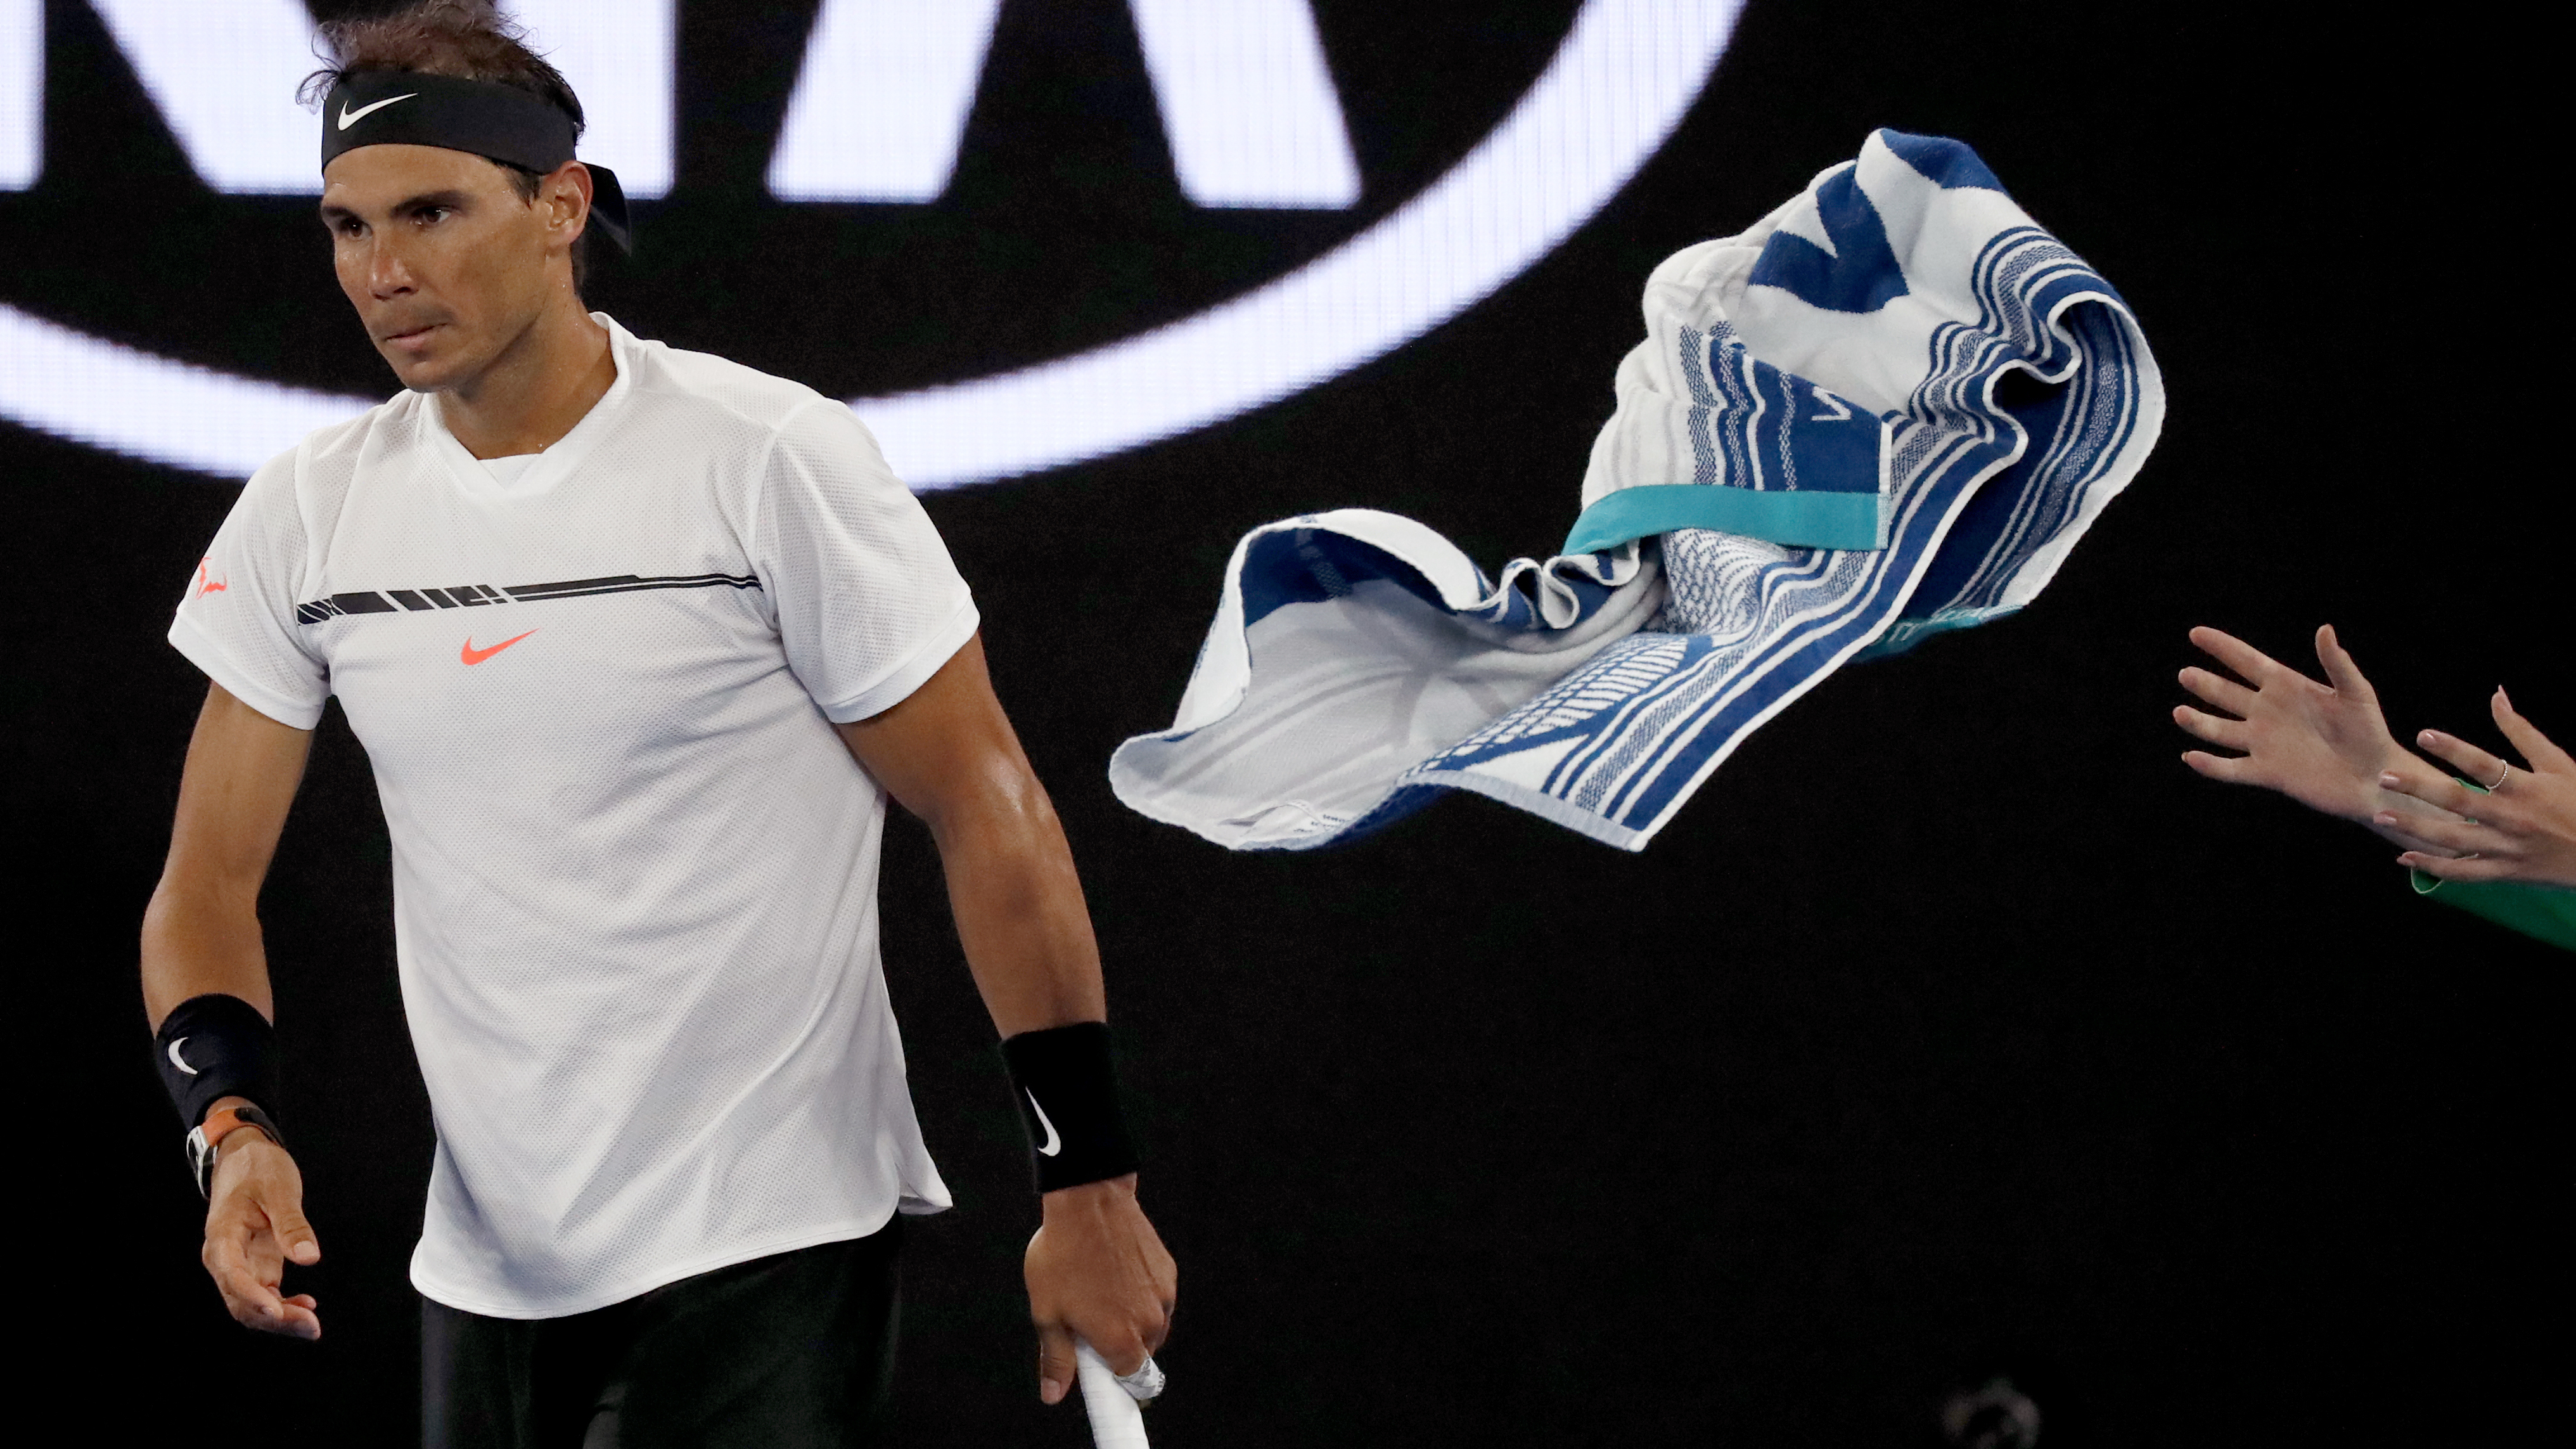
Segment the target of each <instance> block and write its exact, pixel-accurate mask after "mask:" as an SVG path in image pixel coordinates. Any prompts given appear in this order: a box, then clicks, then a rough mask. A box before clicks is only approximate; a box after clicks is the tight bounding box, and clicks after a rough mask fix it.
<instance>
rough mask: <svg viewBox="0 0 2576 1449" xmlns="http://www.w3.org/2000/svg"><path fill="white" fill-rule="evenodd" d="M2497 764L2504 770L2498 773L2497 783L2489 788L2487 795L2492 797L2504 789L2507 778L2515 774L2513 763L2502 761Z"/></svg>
mask: <svg viewBox="0 0 2576 1449" xmlns="http://www.w3.org/2000/svg"><path fill="white" fill-rule="evenodd" d="M2497 763H2498V764H2500V765H2502V766H2503V768H2502V769H2499V770H2497V771H2496V777H2495V783H2494V784H2492V785H2489V786H2488V787H2487V793H2488V794H2490V795H2492V794H2494V793H2495V792H2497V791H2498V790H2501V789H2503V788H2504V781H2505V777H2506V776H2507V775H2510V774H2512V773H2513V761H2511V760H2500V761H2498V762H2497Z"/></svg>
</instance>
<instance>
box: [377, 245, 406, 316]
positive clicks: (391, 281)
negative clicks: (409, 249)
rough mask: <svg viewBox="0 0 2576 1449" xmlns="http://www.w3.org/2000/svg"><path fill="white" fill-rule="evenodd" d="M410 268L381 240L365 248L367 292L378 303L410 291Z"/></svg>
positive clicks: (395, 250) (400, 256) (399, 253)
mask: <svg viewBox="0 0 2576 1449" xmlns="http://www.w3.org/2000/svg"><path fill="white" fill-rule="evenodd" d="M412 287H413V283H412V276H411V268H410V266H408V265H407V264H405V262H404V261H403V258H402V253H401V252H400V251H399V250H398V249H396V248H394V247H390V246H387V245H386V244H385V243H384V242H383V241H382V240H378V241H376V242H374V243H373V244H372V245H370V246H369V247H368V248H367V291H368V293H369V295H371V296H373V297H374V298H375V299H376V300H377V301H379V302H389V301H392V300H393V299H394V298H396V297H399V296H401V295H403V294H404V293H406V292H409V291H411V290H412Z"/></svg>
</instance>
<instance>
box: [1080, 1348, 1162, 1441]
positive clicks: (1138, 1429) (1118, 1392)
mask: <svg viewBox="0 0 2576 1449" xmlns="http://www.w3.org/2000/svg"><path fill="white" fill-rule="evenodd" d="M1073 1364H1074V1376H1075V1377H1076V1378H1078V1379H1080V1380H1081V1381H1082V1407H1083V1409H1084V1410H1085V1411H1086V1412H1088V1413H1089V1414H1090V1415H1091V1442H1092V1443H1093V1444H1095V1445H1098V1446H1099V1449H1146V1444H1145V1415H1144V1411H1143V1410H1141V1409H1139V1408H1138V1407H1137V1404H1136V1401H1135V1400H1134V1399H1132V1398H1129V1397H1128V1396H1127V1391H1126V1390H1125V1389H1122V1388H1120V1387H1119V1386H1118V1376H1117V1375H1116V1374H1114V1373H1111V1372H1110V1371H1109V1364H1108V1361H1107V1360H1105V1359H1103V1358H1102V1357H1101V1356H1100V1355H1099V1354H1097V1353H1095V1352H1093V1351H1092V1347H1091V1345H1090V1344H1087V1343H1082V1342H1078V1341H1077V1342H1076V1343H1075V1344H1074V1346H1073Z"/></svg>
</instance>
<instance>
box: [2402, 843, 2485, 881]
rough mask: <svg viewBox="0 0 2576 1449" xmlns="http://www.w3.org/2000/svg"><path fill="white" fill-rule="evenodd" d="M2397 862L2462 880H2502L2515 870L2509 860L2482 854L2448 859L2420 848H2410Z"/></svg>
mask: <svg viewBox="0 0 2576 1449" xmlns="http://www.w3.org/2000/svg"><path fill="white" fill-rule="evenodd" d="M2397 863H2398V864H2399V865H2402V866H2405V867H2406V868H2407V869H2409V870H2420V871H2422V872H2424V873H2425V874H2426V875H2429V876H2433V877H2436V878H2437V879H2441V880H2455V881H2462V882H2467V881H2479V880H2500V879H2502V878H2504V877H2505V876H2507V875H2509V874H2511V873H2512V871H2513V865H2512V863H2511V862H2509V861H2502V860H2490V859H2488V858H2487V857H2485V856H2482V855H2481V856H2476V857H2469V856H2452V857H2449V858H2447V859H2446V858H2444V857H2442V856H2438V855H2426V854H2424V853H2423V852H2422V851H2420V850H2410V851H2408V852H2406V853H2405V854H2404V855H2401V856H2399V857H2397Z"/></svg>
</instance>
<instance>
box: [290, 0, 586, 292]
mask: <svg viewBox="0 0 2576 1449" xmlns="http://www.w3.org/2000/svg"><path fill="white" fill-rule="evenodd" d="M321 33H322V43H323V44H325V45H327V46H329V47H330V51H331V63H330V64H329V65H326V66H324V67H322V68H321V69H320V70H317V71H315V72H313V73H312V74H311V75H308V76H306V77H305V78H304V84H303V85H302V86H300V87H298V88H297V89H296V92H295V96H296V99H297V100H300V101H302V102H303V103H304V104H306V105H308V106H315V105H320V104H321V103H322V99H323V97H325V96H327V95H329V94H330V93H331V88H332V87H333V86H336V85H338V84H339V83H340V81H341V79H342V78H343V77H345V76H347V75H349V74H351V73H353V72H356V71H367V70H392V71H414V72H417V73H419V74H421V75H445V76H455V77H457V78H458V79H460V80H479V81H491V82H493V83H495V84H498V85H505V86H509V87H511V88H512V89H514V90H522V91H526V92H527V93H528V94H530V95H532V96H535V97H537V98H538V99H539V100H543V101H547V102H549V103H551V104H552V105H554V107H555V108H556V109H558V110H560V111H562V112H563V113H564V114H565V115H568V116H570V117H572V132H573V135H574V136H575V137H576V138H578V137H579V136H580V135H581V131H582V124H583V123H582V114H581V97H579V96H576V95H574V94H573V93H572V85H571V83H570V82H568V81H566V80H565V79H564V78H563V72H562V71H559V70H557V69H555V68H554V67H553V66H551V65H548V64H547V63H546V59H545V57H544V56H541V55H539V54H537V53H536V52H535V51H533V50H530V49H528V47H527V35H528V32H527V30H526V29H525V28H524V27H522V26H520V25H519V24H518V23H517V22H516V21H513V20H511V19H510V18H509V17H508V16H505V15H503V14H502V13H501V9H500V6H498V5H497V4H495V3H493V0H419V3H417V4H413V5H409V6H406V7H404V8H402V9H400V10H396V11H394V12H392V13H391V14H388V15H377V16H372V17H367V18H362V19H354V20H330V21H325V22H323V24H322V26H321ZM492 164H493V165H495V166H498V167H500V168H501V169H502V170H503V171H505V172H507V173H509V177H510V188H511V189H512V190H513V191H516V192H517V193H518V194H519V199H520V200H521V201H534V200H536V199H537V183H538V182H539V181H540V180H542V179H543V178H542V177H540V176H538V175H537V173H536V172H534V171H530V170H528V169H527V168H526V167H524V166H513V165H511V164H510V163H509V162H507V161H494V162H493V163H492ZM589 275H590V235H589V233H587V232H584V233H583V234H582V236H581V238H580V239H579V240H577V241H575V242H574V243H573V248H572V285H573V290H574V291H576V292H577V291H579V290H581V286H582V283H583V282H584V281H586V280H587V279H588V278H589Z"/></svg>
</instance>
